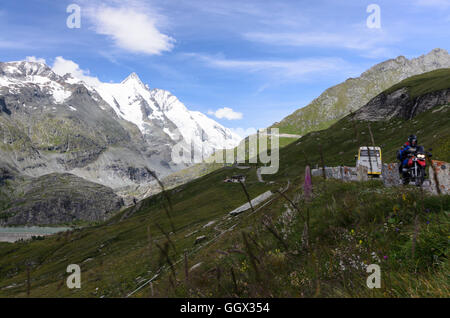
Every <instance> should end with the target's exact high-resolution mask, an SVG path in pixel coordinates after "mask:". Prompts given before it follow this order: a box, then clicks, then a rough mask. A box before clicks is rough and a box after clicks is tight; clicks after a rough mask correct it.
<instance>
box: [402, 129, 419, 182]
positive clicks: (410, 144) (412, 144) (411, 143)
mask: <svg viewBox="0 0 450 318" xmlns="http://www.w3.org/2000/svg"><path fill="white" fill-rule="evenodd" d="M417 145H418V144H417V136H416V135H410V136H409V137H408V141H407V142H405V143H404V144H403V146H402V148H400V150H399V151H398V152H397V159H398V160H399V161H400V164H399V167H398V172H399V173H400V174H402V171H403V167H405V166H406V165H407V163H408V158H407V154H408V150H409V149H410V148H416V147H418V146H417Z"/></svg>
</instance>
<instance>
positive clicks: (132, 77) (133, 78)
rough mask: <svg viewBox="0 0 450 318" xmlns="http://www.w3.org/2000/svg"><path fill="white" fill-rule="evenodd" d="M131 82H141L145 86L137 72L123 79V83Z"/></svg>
mask: <svg viewBox="0 0 450 318" xmlns="http://www.w3.org/2000/svg"><path fill="white" fill-rule="evenodd" d="M130 82H134V83H137V84H140V85H142V86H145V85H144V83H142V81H141V79H140V78H139V76H138V75H137V74H136V73H135V72H133V73H131V74H130V75H128V77H127V78H126V79H124V80H123V81H122V84H125V83H130Z"/></svg>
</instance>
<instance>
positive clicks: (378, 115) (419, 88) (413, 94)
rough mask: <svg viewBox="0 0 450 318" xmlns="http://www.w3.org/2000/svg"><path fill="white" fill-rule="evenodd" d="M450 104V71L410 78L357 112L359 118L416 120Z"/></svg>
mask: <svg viewBox="0 0 450 318" xmlns="http://www.w3.org/2000/svg"><path fill="white" fill-rule="evenodd" d="M447 104H450V68H446V69H440V70H436V71H431V72H427V73H424V74H421V75H416V76H413V77H410V78H408V79H406V80H404V81H402V82H400V83H398V84H397V85H394V86H393V87H391V88H389V89H388V90H386V91H384V92H383V93H381V94H379V95H377V96H376V97H374V98H373V99H371V100H370V101H369V103H367V104H366V105H365V106H363V107H361V108H360V109H359V110H358V111H356V112H355V116H354V118H355V119H358V120H370V121H380V120H388V119H391V118H393V117H399V118H402V119H412V118H413V117H415V116H416V115H418V114H420V113H423V112H424V111H427V110H428V109H430V108H433V107H435V106H441V105H447Z"/></svg>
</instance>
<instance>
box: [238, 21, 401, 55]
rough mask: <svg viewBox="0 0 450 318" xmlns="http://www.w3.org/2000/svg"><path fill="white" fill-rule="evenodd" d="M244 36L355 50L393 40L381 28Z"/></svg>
mask: <svg viewBox="0 0 450 318" xmlns="http://www.w3.org/2000/svg"><path fill="white" fill-rule="evenodd" d="M244 37H245V38H246V39H248V40H250V41H254V42H261V43H265V44H270V45H282V46H298V47H340V48H346V49H355V50H372V49H374V48H379V47H380V45H381V44H383V43H387V42H393V41H395V39H393V38H392V35H390V36H389V37H388V36H387V35H386V33H385V32H384V31H383V30H367V31H361V30H357V27H355V30H353V31H352V32H348V34H347V33H327V32H322V33H296V32H291V33H260V32H253V33H246V34H244Z"/></svg>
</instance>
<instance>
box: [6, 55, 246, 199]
mask: <svg viewBox="0 0 450 318" xmlns="http://www.w3.org/2000/svg"><path fill="white" fill-rule="evenodd" d="M239 141H240V137H238V136H237V135H236V134H234V133H232V132H231V131H230V130H229V129H227V128H225V127H223V126H222V125H220V124H218V123H217V122H215V121H214V120H212V119H210V118H208V117H207V116H205V115H204V114H202V113H200V112H195V111H190V110H188V109H187V108H186V107H185V106H184V105H183V103H181V102H180V101H179V100H178V99H177V98H176V97H175V96H173V95H172V94H171V93H170V92H168V91H165V90H162V89H150V88H149V87H148V85H144V84H143V83H142V81H141V80H140V79H139V77H138V76H137V75H136V74H135V73H132V74H131V75H130V76H128V77H127V78H126V79H125V80H124V81H122V82H121V83H115V84H112V83H100V82H99V83H98V84H96V85H88V84H86V83H84V82H82V81H81V80H80V79H78V78H76V77H75V76H74V75H73V74H65V75H63V76H62V75H58V74H56V73H55V72H54V71H53V70H52V69H51V68H50V67H48V66H47V65H45V64H43V63H38V62H28V61H19V62H7V63H0V167H2V166H8V167H12V168H14V169H15V170H17V171H20V172H21V173H22V174H24V175H29V176H33V177H35V176H41V175H44V174H47V173H52V172H70V173H73V174H75V175H77V176H80V177H82V178H85V179H87V180H89V181H93V182H97V183H101V184H104V185H107V186H109V187H112V188H113V189H116V190H117V189H120V188H122V187H124V186H136V185H142V184H147V183H148V182H151V181H152V177H151V175H150V174H149V173H148V171H147V170H146V168H150V169H152V170H153V171H156V172H157V174H158V175H159V176H165V175H168V174H170V173H171V172H174V171H177V170H180V169H182V168H184V167H186V166H187V164H180V163H175V162H174V161H173V159H172V149H173V147H174V146H175V145H176V144H178V143H180V142H181V143H184V144H187V145H192V147H193V148H194V150H196V151H202V152H203V156H204V157H206V156H208V155H210V154H211V153H212V152H213V151H214V150H215V149H222V148H232V147H234V146H236V145H237V144H238V143H239Z"/></svg>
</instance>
